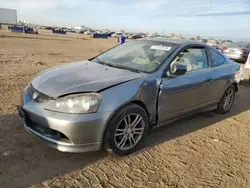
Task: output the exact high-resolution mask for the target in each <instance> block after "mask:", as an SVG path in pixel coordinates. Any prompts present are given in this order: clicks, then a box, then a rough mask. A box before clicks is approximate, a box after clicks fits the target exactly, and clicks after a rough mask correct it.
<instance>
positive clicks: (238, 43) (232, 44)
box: [227, 42, 249, 48]
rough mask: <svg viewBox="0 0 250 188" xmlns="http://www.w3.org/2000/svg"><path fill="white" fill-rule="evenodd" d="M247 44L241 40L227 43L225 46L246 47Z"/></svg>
mask: <svg viewBox="0 0 250 188" xmlns="http://www.w3.org/2000/svg"><path fill="white" fill-rule="evenodd" d="M248 45H249V44H248V43H242V42H233V43H231V44H229V45H228V46H227V47H229V48H242V47H244V48H246V47H247V46H248Z"/></svg>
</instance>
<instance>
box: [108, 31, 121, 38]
mask: <svg viewBox="0 0 250 188" xmlns="http://www.w3.org/2000/svg"><path fill="white" fill-rule="evenodd" d="M122 34H123V33H122V32H116V33H114V34H112V35H111V37H113V38H117V37H119V36H121V35H122Z"/></svg>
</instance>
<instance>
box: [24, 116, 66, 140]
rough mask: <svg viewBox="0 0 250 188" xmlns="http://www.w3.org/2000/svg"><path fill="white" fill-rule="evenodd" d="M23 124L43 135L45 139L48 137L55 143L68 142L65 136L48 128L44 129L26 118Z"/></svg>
mask: <svg viewBox="0 0 250 188" xmlns="http://www.w3.org/2000/svg"><path fill="white" fill-rule="evenodd" d="M25 123H26V126H27V127H29V128H31V129H32V130H34V131H35V132H38V133H40V134H42V135H44V136H45V137H48V138H51V139H53V140H57V141H64V142H70V141H69V139H68V138H67V136H65V135H64V134H63V133H61V132H59V131H56V130H53V129H50V128H48V127H45V126H43V125H41V124H39V123H37V122H34V121H32V120H31V119H30V118H29V117H27V116H26V118H25Z"/></svg>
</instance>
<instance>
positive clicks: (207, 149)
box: [0, 31, 250, 188]
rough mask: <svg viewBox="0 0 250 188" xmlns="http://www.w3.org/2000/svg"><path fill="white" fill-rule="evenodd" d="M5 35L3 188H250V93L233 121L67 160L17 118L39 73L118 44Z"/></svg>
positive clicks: (211, 121)
mask: <svg viewBox="0 0 250 188" xmlns="http://www.w3.org/2000/svg"><path fill="white" fill-rule="evenodd" d="M40 33H41V34H39V35H27V34H26V35H25V34H13V33H9V32H7V31H0V187H1V188H4V187H39V188H40V187H65V188H66V187H67V188H68V187H78V188H80V187H82V188H85V187H86V188H87V187H98V188H100V187H104V188H106V187H108V188H109V187H150V188H153V187H157V188H158V187H171V188H172V187H180V188H182V187H199V188H200V187H229V188H233V187H239V188H242V187H250V144H249V143H250V127H249V125H250V110H249V109H250V97H249V93H250V85H248V84H247V83H244V82H243V83H242V84H241V85H240V86H239V92H238V93H237V96H236V100H235V104H234V106H233V108H232V110H231V112H230V113H228V114H225V115H217V114H215V113H213V112H207V113H202V114H199V115H196V116H195V117H190V118H188V119H185V120H182V121H180V122H177V123H174V124H172V125H167V126H164V127H161V128H159V129H157V130H154V131H153V132H151V133H150V134H149V135H148V136H147V137H146V139H145V142H144V147H143V149H142V150H140V151H138V152H136V153H134V154H132V155H129V156H126V157H113V156H110V155H108V154H107V153H106V152H103V151H99V152H92V153H83V154H70V153H62V152H59V151H57V150H55V149H52V148H50V147H48V146H47V145H46V144H44V143H43V142H41V141H40V140H39V139H38V138H37V137H34V136H32V135H30V134H29V133H28V132H27V131H26V130H25V129H24V128H23V125H22V121H21V119H20V118H19V117H18V115H17V112H16V105H17V104H19V92H20V90H21V89H22V88H24V87H25V85H26V84H28V82H29V81H30V79H31V78H32V77H33V76H34V75H35V74H36V73H38V72H39V71H41V70H44V69H46V68H49V67H52V66H55V65H58V64H62V63H69V62H73V61H77V60H82V59H86V58H89V57H92V56H94V55H96V54H98V53H100V52H102V51H104V50H106V49H108V48H110V47H112V46H114V45H116V40H114V39H108V40H105V39H90V38H89V37H86V36H83V35H77V34H70V35H67V36H59V35H52V34H50V32H48V31H40Z"/></svg>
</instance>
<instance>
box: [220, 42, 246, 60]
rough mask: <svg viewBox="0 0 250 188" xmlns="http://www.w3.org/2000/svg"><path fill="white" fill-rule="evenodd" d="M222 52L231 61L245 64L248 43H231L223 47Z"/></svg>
mask: <svg viewBox="0 0 250 188" xmlns="http://www.w3.org/2000/svg"><path fill="white" fill-rule="evenodd" d="M222 52H223V53H224V54H225V55H226V56H227V57H229V58H230V59H232V60H235V61H239V62H243V63H245V62H246V61H247V57H248V54H249V52H250V43H243V42H233V43H230V44H229V45H228V46H226V47H224V48H223V49H222Z"/></svg>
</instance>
